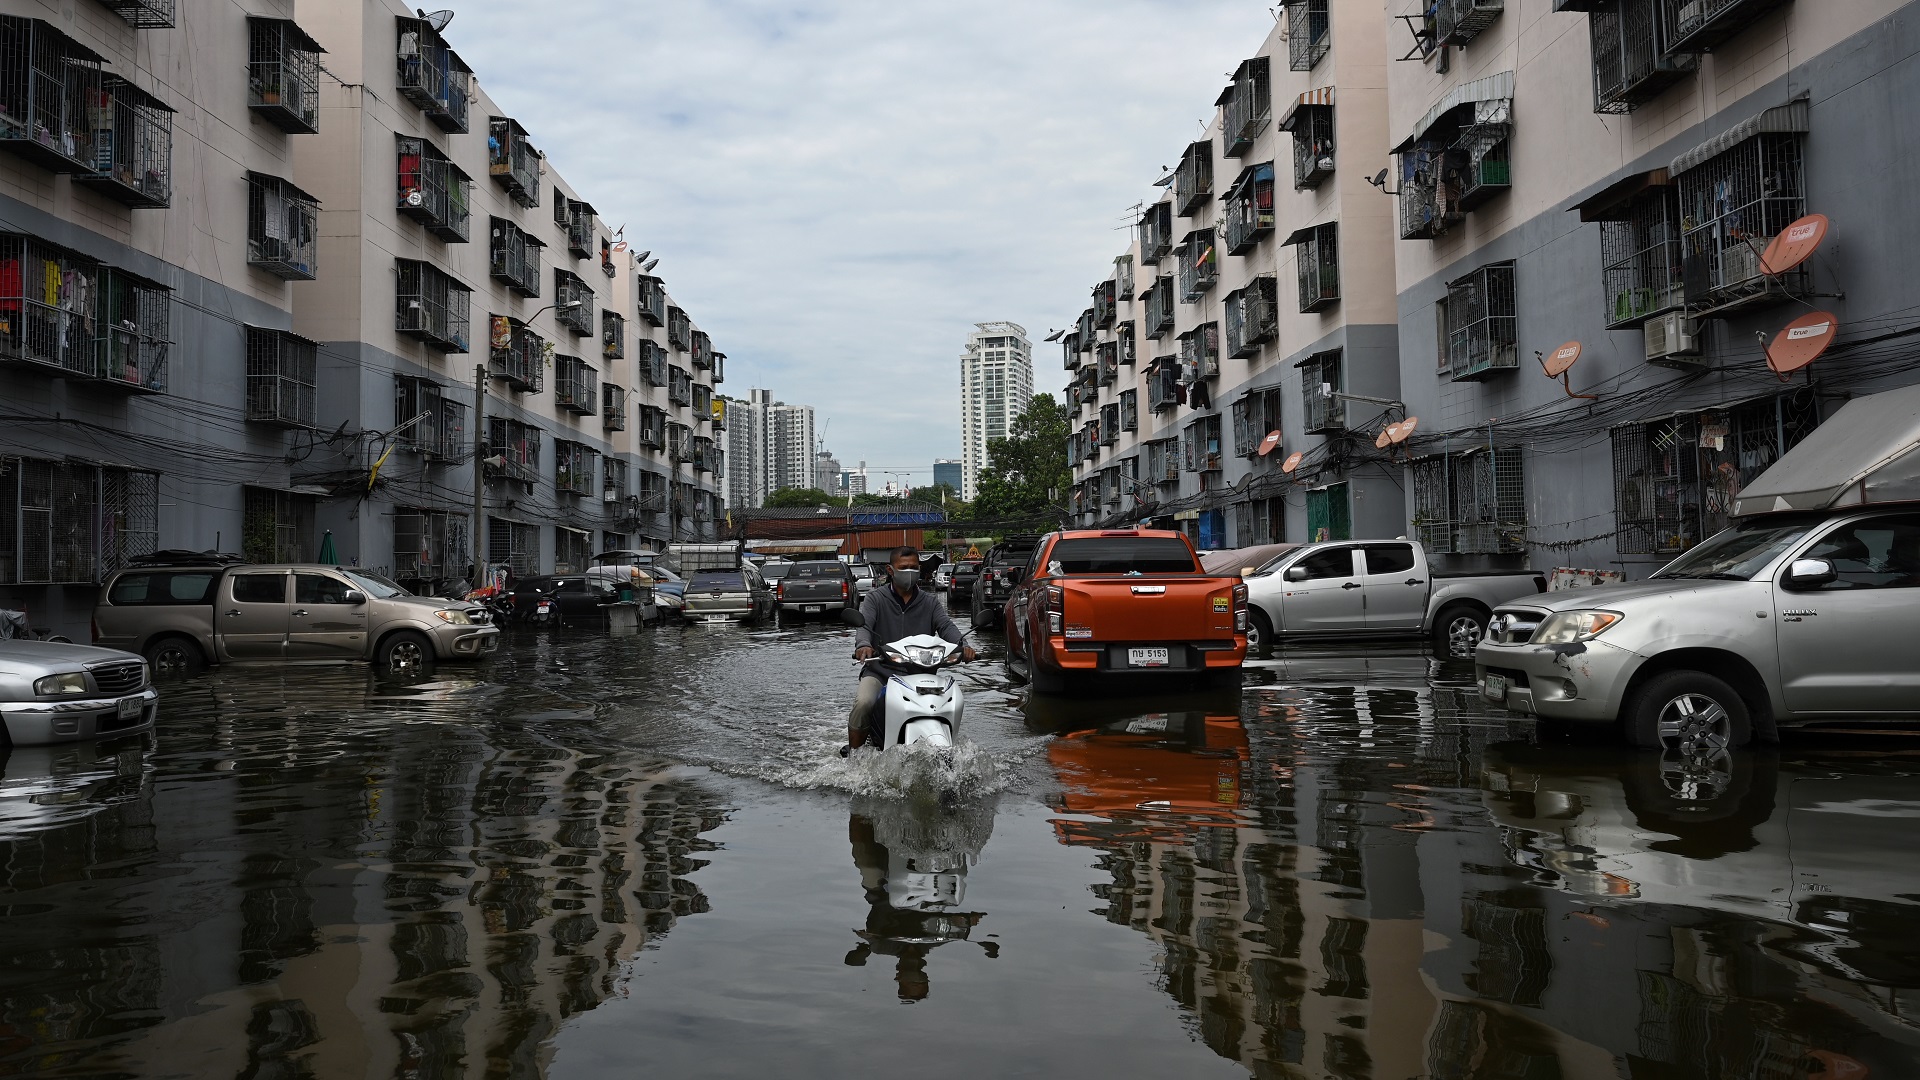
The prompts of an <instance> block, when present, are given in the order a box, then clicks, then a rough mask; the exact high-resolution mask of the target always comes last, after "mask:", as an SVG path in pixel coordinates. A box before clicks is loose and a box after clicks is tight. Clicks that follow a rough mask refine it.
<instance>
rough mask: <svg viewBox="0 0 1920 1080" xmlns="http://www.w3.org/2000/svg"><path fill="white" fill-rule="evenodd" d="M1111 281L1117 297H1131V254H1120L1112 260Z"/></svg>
mask: <svg viewBox="0 0 1920 1080" xmlns="http://www.w3.org/2000/svg"><path fill="white" fill-rule="evenodd" d="M1113 282H1114V290H1115V296H1116V298H1117V299H1120V300H1131V299H1133V256H1131V255H1122V256H1120V257H1119V258H1117V259H1115V260H1113Z"/></svg>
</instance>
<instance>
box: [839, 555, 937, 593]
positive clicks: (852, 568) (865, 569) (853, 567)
mask: <svg viewBox="0 0 1920 1080" xmlns="http://www.w3.org/2000/svg"><path fill="white" fill-rule="evenodd" d="M847 570H848V572H849V573H851V574H853V589H854V592H855V593H856V594H858V595H857V599H858V600H865V599H866V598H867V594H868V593H870V592H872V591H873V583H874V581H876V580H877V578H875V576H874V573H873V564H872V563H869V562H860V561H858V560H855V561H854V562H852V563H849V564H847ZM936 573H937V571H936Z"/></svg>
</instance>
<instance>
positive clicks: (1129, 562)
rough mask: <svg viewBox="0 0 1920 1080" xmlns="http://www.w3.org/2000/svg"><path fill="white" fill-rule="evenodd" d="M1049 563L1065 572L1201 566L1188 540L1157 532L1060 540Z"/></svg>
mask: <svg viewBox="0 0 1920 1080" xmlns="http://www.w3.org/2000/svg"><path fill="white" fill-rule="evenodd" d="M1047 562H1048V564H1049V565H1052V564H1056V563H1057V564H1058V565H1059V567H1060V570H1059V572H1060V573H1063V574H1135V573H1137V574H1183V573H1192V572H1193V571H1194V570H1196V569H1198V563H1197V562H1196V561H1195V559H1194V557H1193V552H1192V551H1191V550H1190V549H1189V548H1188V547H1187V545H1186V542H1185V541H1183V540H1179V539H1176V538H1168V537H1153V536H1137V537H1136V536H1128V537H1111V538H1108V537H1088V538H1084V539H1076V540H1059V541H1056V542H1055V543H1054V545H1053V547H1052V548H1051V549H1049V550H1048V552H1047Z"/></svg>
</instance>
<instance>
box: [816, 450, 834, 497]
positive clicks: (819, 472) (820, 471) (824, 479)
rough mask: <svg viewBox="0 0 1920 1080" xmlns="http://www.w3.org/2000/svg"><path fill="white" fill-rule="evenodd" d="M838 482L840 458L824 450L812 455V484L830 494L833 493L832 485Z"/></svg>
mask: <svg viewBox="0 0 1920 1080" xmlns="http://www.w3.org/2000/svg"><path fill="white" fill-rule="evenodd" d="M839 483H840V459H839V458H837V457H834V456H833V455H832V454H829V453H827V452H826V451H825V450H822V451H820V452H819V453H818V454H816V455H814V459H813V486H814V487H817V488H819V489H820V490H821V491H824V492H826V493H827V494H829V495H831V494H833V489H834V487H835V486H836V485H838V484H839Z"/></svg>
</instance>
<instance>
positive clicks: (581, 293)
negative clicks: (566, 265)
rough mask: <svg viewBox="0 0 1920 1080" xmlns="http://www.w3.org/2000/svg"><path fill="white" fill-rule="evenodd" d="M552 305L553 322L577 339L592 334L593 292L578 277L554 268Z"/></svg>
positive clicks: (567, 271) (572, 273)
mask: <svg viewBox="0 0 1920 1080" xmlns="http://www.w3.org/2000/svg"><path fill="white" fill-rule="evenodd" d="M553 303H554V309H553V321H554V322H557V323H559V324H560V325H561V326H564V327H566V328H567V329H568V330H570V331H572V332H573V333H574V334H575V335H576V336H579V337H587V336H588V335H590V334H592V333H593V312H594V306H593V290H592V289H590V288H588V287H587V283H586V282H585V281H583V280H582V279H581V278H580V275H578V274H576V273H574V272H573V271H571V270H562V269H560V268H559V267H557V266H556V267H554V269H553ZM569 305H571V306H569Z"/></svg>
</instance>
